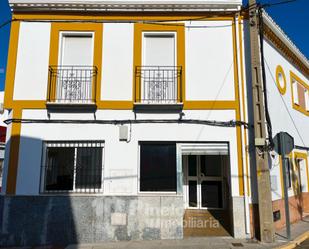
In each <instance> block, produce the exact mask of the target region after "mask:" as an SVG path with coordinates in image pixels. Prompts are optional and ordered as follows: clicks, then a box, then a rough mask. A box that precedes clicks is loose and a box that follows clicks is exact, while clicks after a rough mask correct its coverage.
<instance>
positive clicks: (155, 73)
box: [135, 66, 182, 104]
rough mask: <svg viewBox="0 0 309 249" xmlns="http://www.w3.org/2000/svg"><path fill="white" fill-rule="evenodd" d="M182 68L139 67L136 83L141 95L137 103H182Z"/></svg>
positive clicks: (136, 72)
mask: <svg viewBox="0 0 309 249" xmlns="http://www.w3.org/2000/svg"><path fill="white" fill-rule="evenodd" d="M181 74H182V68H181V67H173V66H137V67H136V68H135V81H136V82H135V83H136V84H137V85H138V86H139V87H140V94H138V95H139V96H136V98H135V101H136V102H140V103H149V104H175V103H179V102H181V99H180V96H181V88H180V89H179V86H181V78H182V77H181Z"/></svg>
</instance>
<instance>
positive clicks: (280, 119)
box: [264, 41, 309, 147]
mask: <svg viewBox="0 0 309 249" xmlns="http://www.w3.org/2000/svg"><path fill="white" fill-rule="evenodd" d="M264 47H265V61H266V63H265V64H266V79H267V96H268V101H269V112H270V116H271V120H272V126H273V133H274V135H275V134H276V133H278V132H280V131H286V132H288V133H289V134H290V135H291V136H293V137H294V140H295V144H296V145H299V146H306V147H309V130H308V127H309V117H308V116H306V115H304V114H303V113H301V112H299V111H297V110H295V109H293V107H292V95H291V82H290V70H292V71H293V72H294V73H295V74H296V75H297V76H299V77H300V78H301V79H302V80H303V81H305V82H306V83H307V85H309V79H308V78H306V77H305V76H304V75H303V74H302V73H301V72H300V71H299V70H298V69H297V68H296V67H294V66H293V65H292V64H291V63H289V62H288V61H287V60H286V59H285V58H284V57H283V56H282V55H281V54H280V53H279V52H278V51H277V50H276V49H274V47H272V46H271V44H269V43H268V42H266V41H265V42H264ZM277 65H281V66H282V68H283V70H284V73H285V76H286V81H287V87H286V93H285V95H281V94H280V92H279V90H278V89H277V86H276V83H275V81H274V80H273V78H274V79H276V67H277ZM268 68H269V69H268ZM286 107H287V108H286ZM290 115H291V117H290ZM297 130H298V132H299V133H300V134H301V137H302V139H301V138H300V136H299V134H298V132H297Z"/></svg>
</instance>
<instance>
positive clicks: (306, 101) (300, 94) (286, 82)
mask: <svg viewBox="0 0 309 249" xmlns="http://www.w3.org/2000/svg"><path fill="white" fill-rule="evenodd" d="M263 17H264V23H265V31H264V38H265V40H264V62H265V73H266V83H267V96H268V109H269V114H270V117H271V123H272V132H273V136H275V135H276V134H277V133H278V132H280V131H284V132H288V133H289V134H290V135H291V136H292V137H293V138H294V143H295V149H294V150H293V151H292V152H291V153H290V155H289V163H288V168H289V174H288V179H289V183H288V187H289V189H288V194H289V203H290V205H289V206H290V220H291V222H295V221H298V220H300V219H302V217H303V216H305V215H308V214H309V168H308V167H309V164H308V160H309V157H308V150H309V130H308V127H309V61H308V60H307V58H305V56H304V55H302V53H301V52H300V51H299V50H298V49H297V47H296V46H295V45H294V44H293V43H292V42H291V41H290V40H289V38H288V37H287V36H286V35H285V34H284V32H283V31H282V30H281V29H280V27H278V26H277V25H276V24H275V23H274V22H273V20H272V19H271V18H270V17H269V16H268V15H267V14H266V13H264V16H263ZM271 158H272V164H271V170H270V174H271V184H272V198H273V201H274V202H273V211H274V216H275V220H276V222H275V227H276V228H277V229H279V228H282V227H283V226H284V225H285V211H284V199H283V196H284V194H283V179H282V162H281V159H280V158H279V156H278V155H277V153H276V152H274V151H273V152H271ZM277 219H278V220H277Z"/></svg>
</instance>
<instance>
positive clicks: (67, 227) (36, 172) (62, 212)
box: [0, 137, 183, 247]
mask: <svg viewBox="0 0 309 249" xmlns="http://www.w3.org/2000/svg"><path fill="white" fill-rule="evenodd" d="M13 141H17V140H16V137H13V138H12V142H13ZM9 142H10V141H9ZM14 143H15V142H14ZM42 144H43V141H41V140H39V139H35V138H31V137H21V139H20V146H19V148H20V149H21V150H22V154H21V155H20V158H21V160H20V161H21V162H22V165H21V164H20V165H19V174H20V175H22V176H23V177H24V178H23V179H22V181H23V186H26V187H28V188H29V189H32V190H33V189H35V188H37V193H39V180H38V179H39V178H40V173H41V169H42V168H43V167H41V165H42V162H41V155H42ZM38 153H39V155H38ZM62 154H63V153H62ZM67 158H69V156H66V158H65V159H67ZM21 166H23V167H21ZM31 171H33V172H31ZM29 172H30V173H29ZM26 174H28V175H29V177H30V179H27V178H25V177H26V176H25V175H26ZM119 177H121V176H117V177H115V179H118V178H119ZM125 177H132V176H125ZM35 179H36V180H35ZM112 179H113V178H109V180H112ZM30 186H31V187H30ZM20 188H21V187H20V186H19V189H18V192H19V193H21V195H16V196H10V195H2V196H0V247H8V246H38V245H53V246H63V245H68V244H77V243H93V242H100V241H111V240H114V241H115V240H140V239H146V240H147V239H181V238H182V237H183V230H182V228H183V227H182V221H183V220H182V219H183V208H182V203H183V199H182V197H181V196H154V197H149V196H103V195H89V194H87V193H86V194H85V195H81V194H80V195H68V194H63V195H60V194H59V193H57V194H44V195H43V194H42V195H36V193H33V192H32V193H31V194H32V195H28V196H26V195H22V192H23V189H20ZM24 193H27V192H26V191H24ZM33 194H34V195H33ZM162 210H164V211H165V212H166V214H165V215H166V216H163V215H162ZM169 214H171V215H169ZM164 224H167V225H166V226H163V225H164Z"/></svg>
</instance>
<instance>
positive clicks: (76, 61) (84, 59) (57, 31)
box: [48, 23, 102, 106]
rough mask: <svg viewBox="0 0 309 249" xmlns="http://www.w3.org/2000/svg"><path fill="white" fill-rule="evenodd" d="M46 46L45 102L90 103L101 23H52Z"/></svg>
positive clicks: (98, 64) (93, 100) (95, 75)
mask: <svg viewBox="0 0 309 249" xmlns="http://www.w3.org/2000/svg"><path fill="white" fill-rule="evenodd" d="M50 48H51V50H50V53H51V54H50V64H49V65H50V66H49V86H48V102H49V103H50V104H53V103H56V104H70V103H73V104H93V103H94V102H95V101H96V98H97V94H96V83H97V77H98V69H97V67H99V66H100V65H101V53H102V51H101V49H102V25H101V24H66V23H61V24H60V23H59V24H58V23H55V24H54V23H53V24H52V31H51V45H50ZM53 106H55V105H53Z"/></svg>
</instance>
